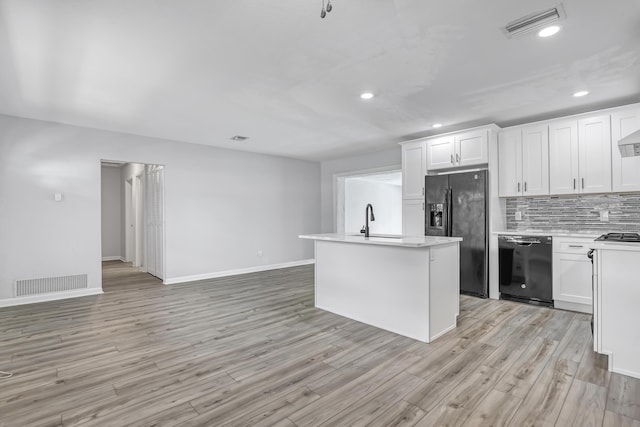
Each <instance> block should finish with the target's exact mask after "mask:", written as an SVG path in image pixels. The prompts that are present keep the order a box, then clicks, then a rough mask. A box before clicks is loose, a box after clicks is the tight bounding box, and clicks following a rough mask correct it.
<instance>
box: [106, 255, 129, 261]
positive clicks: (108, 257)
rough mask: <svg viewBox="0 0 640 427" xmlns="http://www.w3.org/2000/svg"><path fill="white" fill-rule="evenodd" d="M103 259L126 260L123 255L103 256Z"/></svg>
mask: <svg viewBox="0 0 640 427" xmlns="http://www.w3.org/2000/svg"><path fill="white" fill-rule="evenodd" d="M102 261H122V262H125V260H124V257H122V256H103V257H102Z"/></svg>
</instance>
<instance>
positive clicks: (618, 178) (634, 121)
mask: <svg viewBox="0 0 640 427" xmlns="http://www.w3.org/2000/svg"><path fill="white" fill-rule="evenodd" d="M638 129H640V108H634V109H631V110H629V111H623V112H618V113H614V114H612V115H611V170H612V189H613V191H640V157H622V156H621V155H620V150H619V149H618V141H619V140H620V139H621V138H624V137H625V136H627V135H629V134H630V133H631V132H634V131H636V130H638Z"/></svg>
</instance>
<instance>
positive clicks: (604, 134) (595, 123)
mask: <svg viewBox="0 0 640 427" xmlns="http://www.w3.org/2000/svg"><path fill="white" fill-rule="evenodd" d="M578 150H579V152H580V153H579V158H580V161H579V169H580V171H579V173H580V182H579V188H580V192H582V193H604V192H610V191H611V124H610V116H609V115H602V116H596V117H590V118H587V119H581V120H578Z"/></svg>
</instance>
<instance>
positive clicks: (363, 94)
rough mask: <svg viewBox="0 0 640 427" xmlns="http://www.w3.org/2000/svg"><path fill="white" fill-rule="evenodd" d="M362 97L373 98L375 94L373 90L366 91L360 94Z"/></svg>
mask: <svg viewBox="0 0 640 427" xmlns="http://www.w3.org/2000/svg"><path fill="white" fill-rule="evenodd" d="M360 98H362V99H371V98H373V94H372V93H371V92H364V93H361V94H360Z"/></svg>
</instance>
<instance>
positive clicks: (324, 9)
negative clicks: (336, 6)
mask: <svg viewBox="0 0 640 427" xmlns="http://www.w3.org/2000/svg"><path fill="white" fill-rule="evenodd" d="M332 10H333V5H332V4H331V0H328V1H327V7H325V6H324V0H322V10H321V11H320V18H322V19H324V17H325V16H327V13H329V12H331V11H332Z"/></svg>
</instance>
